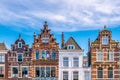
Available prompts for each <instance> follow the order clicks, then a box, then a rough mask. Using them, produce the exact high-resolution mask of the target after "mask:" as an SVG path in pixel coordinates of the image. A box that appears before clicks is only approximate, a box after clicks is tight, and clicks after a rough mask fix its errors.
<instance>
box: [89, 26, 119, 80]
mask: <svg viewBox="0 0 120 80" xmlns="http://www.w3.org/2000/svg"><path fill="white" fill-rule="evenodd" d="M89 46H90V47H89V48H90V50H89V54H88V56H89V59H88V60H90V62H89V66H90V67H91V72H92V73H91V77H92V80H119V79H120V74H119V71H120V67H119V62H118V61H119V60H120V59H119V58H120V45H119V42H117V41H115V40H113V39H112V31H110V30H107V29H106V26H104V29H103V30H101V31H100V32H99V35H98V37H97V39H96V40H95V41H93V42H92V43H91V45H90V44H89Z"/></svg>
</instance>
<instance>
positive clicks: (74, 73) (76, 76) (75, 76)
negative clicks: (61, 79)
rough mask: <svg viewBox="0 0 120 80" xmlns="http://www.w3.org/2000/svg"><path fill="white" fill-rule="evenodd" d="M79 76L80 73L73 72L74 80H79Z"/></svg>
mask: <svg viewBox="0 0 120 80" xmlns="http://www.w3.org/2000/svg"><path fill="white" fill-rule="evenodd" d="M78 76H79V75H78V72H73V80H79V78H78Z"/></svg>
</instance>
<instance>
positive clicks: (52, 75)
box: [51, 67, 56, 77]
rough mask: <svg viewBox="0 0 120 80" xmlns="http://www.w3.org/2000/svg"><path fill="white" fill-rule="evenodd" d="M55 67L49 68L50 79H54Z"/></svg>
mask: <svg viewBox="0 0 120 80" xmlns="http://www.w3.org/2000/svg"><path fill="white" fill-rule="evenodd" d="M55 73H56V72H55V67H52V68H51V77H55Z"/></svg>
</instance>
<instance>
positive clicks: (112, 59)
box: [108, 50, 114, 61]
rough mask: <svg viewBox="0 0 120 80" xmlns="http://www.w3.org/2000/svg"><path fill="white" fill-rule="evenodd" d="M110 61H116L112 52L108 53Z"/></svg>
mask: <svg viewBox="0 0 120 80" xmlns="http://www.w3.org/2000/svg"><path fill="white" fill-rule="evenodd" d="M108 61H114V53H113V51H112V50H109V51H108Z"/></svg>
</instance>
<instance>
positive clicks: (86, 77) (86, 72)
mask: <svg viewBox="0 0 120 80" xmlns="http://www.w3.org/2000/svg"><path fill="white" fill-rule="evenodd" d="M86 74H87V76H86ZM84 80H90V72H89V71H84Z"/></svg>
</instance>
